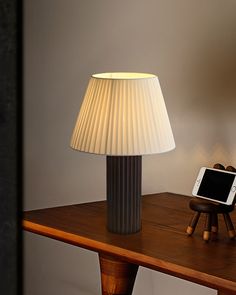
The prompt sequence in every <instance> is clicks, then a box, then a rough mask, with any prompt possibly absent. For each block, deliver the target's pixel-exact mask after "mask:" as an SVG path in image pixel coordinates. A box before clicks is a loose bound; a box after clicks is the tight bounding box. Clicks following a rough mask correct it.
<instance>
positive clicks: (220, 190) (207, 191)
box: [197, 169, 235, 202]
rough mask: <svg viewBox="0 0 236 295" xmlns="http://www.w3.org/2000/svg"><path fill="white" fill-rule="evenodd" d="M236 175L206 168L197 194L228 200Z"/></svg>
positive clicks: (223, 200)
mask: <svg viewBox="0 0 236 295" xmlns="http://www.w3.org/2000/svg"><path fill="white" fill-rule="evenodd" d="M234 178H235V175H234V174H231V173H222V172H219V171H215V170H210V169H206V171H205V173H204V176H203V178H202V181H201V184H200V187H199V189H198V192H197V194H198V195H200V196H204V197H207V198H210V199H214V200H217V201H221V202H226V201H227V198H228V195H229V193H230V190H231V187H232V184H233V182H234Z"/></svg>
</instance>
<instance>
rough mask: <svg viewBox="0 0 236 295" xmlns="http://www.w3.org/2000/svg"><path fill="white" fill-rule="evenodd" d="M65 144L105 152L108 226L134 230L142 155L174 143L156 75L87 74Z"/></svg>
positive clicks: (138, 226)
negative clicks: (87, 78) (72, 129)
mask: <svg viewBox="0 0 236 295" xmlns="http://www.w3.org/2000/svg"><path fill="white" fill-rule="evenodd" d="M71 147H72V148H73V149H76V150H79V151H83V152H87V153H94V154H100V155H106V179H107V183H106V184H107V193H106V194H107V228H108V230H109V231H110V232H113V233H118V234H131V233H136V232H138V231H140V230H141V182H142V155H148V154H155V153H162V152H167V151H170V150H172V149H174V148H175V142H174V138H173V134H172V130H171V126H170V122H169V118H168V114H167V110H166V106H165V102H164V99H163V95H162V91H161V87H160V84H159V80H158V78H157V76H155V75H152V74H144V73H101V74H94V75H92V76H91V78H90V81H89V84H88V87H87V90H86V93H85V97H84V100H83V102H82V105H81V109H80V112H79V114H78V118H77V121H76V124H75V127H74V131H73V134H72V139H71Z"/></svg>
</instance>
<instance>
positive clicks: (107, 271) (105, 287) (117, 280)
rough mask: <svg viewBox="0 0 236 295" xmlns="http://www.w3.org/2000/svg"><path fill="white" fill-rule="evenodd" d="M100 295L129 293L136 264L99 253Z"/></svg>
mask: <svg viewBox="0 0 236 295" xmlns="http://www.w3.org/2000/svg"><path fill="white" fill-rule="evenodd" d="M99 262H100V270H101V284H102V295H131V294H132V291H133V286H134V282H135V278H136V274H137V271H138V265H135V264H132V263H128V262H125V261H121V260H119V259H117V258H114V257H111V256H107V255H103V254H99Z"/></svg>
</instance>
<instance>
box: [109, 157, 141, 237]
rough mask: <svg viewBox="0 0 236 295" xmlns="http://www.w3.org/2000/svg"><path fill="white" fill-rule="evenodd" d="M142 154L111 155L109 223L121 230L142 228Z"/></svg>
mask: <svg viewBox="0 0 236 295" xmlns="http://www.w3.org/2000/svg"><path fill="white" fill-rule="evenodd" d="M141 177H142V157H141V156H107V214H108V219H107V223H108V224H107V227H108V230H109V231H111V232H114V233H119V234H131V233H135V232H138V231H140V229H141Z"/></svg>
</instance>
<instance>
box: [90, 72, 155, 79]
mask: <svg viewBox="0 0 236 295" xmlns="http://www.w3.org/2000/svg"><path fill="white" fill-rule="evenodd" d="M92 77H93V78H97V79H115V80H127V79H131V80H132V79H133V80H135V79H150V78H156V76H155V75H153V74H147V73H129V72H127V73H126V72H124V73H122V72H118V73H100V74H94V75H92Z"/></svg>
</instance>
